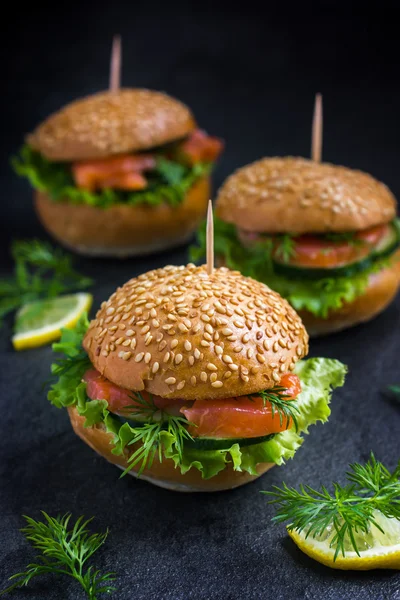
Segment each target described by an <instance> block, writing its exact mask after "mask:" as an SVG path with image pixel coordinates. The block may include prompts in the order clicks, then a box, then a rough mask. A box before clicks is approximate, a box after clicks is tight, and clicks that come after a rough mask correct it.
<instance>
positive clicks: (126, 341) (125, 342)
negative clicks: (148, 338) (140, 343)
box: [122, 340, 131, 346]
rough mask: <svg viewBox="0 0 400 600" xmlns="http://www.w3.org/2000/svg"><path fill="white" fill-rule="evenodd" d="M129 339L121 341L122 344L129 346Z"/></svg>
mask: <svg viewBox="0 0 400 600" xmlns="http://www.w3.org/2000/svg"><path fill="white" fill-rule="evenodd" d="M130 343H131V340H125V341H124V342H122V345H123V346H130Z"/></svg>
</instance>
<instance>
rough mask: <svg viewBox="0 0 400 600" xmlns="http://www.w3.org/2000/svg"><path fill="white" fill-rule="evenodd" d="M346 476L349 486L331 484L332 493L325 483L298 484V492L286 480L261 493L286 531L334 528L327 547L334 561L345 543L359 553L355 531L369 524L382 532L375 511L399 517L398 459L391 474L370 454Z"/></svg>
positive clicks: (313, 532) (314, 532)
mask: <svg viewBox="0 0 400 600" xmlns="http://www.w3.org/2000/svg"><path fill="white" fill-rule="evenodd" d="M346 475H347V480H348V481H349V483H348V485H345V486H341V485H339V484H338V483H334V484H333V493H330V492H329V491H328V490H327V488H326V487H325V486H322V487H321V489H320V490H315V489H313V488H312V487H310V486H308V485H306V486H304V485H301V486H300V489H299V491H297V490H296V489H295V488H291V487H288V486H287V485H286V484H285V483H283V486H282V488H279V487H277V486H273V488H272V491H266V492H263V494H266V495H267V496H268V498H269V503H270V504H274V505H275V507H276V509H277V514H276V516H274V517H273V520H274V521H277V522H278V523H282V522H284V521H289V525H288V529H289V530H292V529H294V530H296V531H298V532H302V531H304V532H305V535H306V537H308V536H310V535H311V536H312V537H314V538H315V537H318V536H321V535H323V534H324V533H325V531H326V530H327V528H328V527H333V529H334V531H335V535H334V536H333V538H332V541H331V542H330V547H331V548H334V549H335V555H334V560H336V559H337V557H338V556H339V554H342V556H345V553H346V545H348V544H350V547H351V548H352V549H353V550H354V551H355V552H356V553H357V554H358V556H359V555H360V551H359V548H358V545H357V541H356V534H357V533H359V532H361V533H363V534H367V533H368V532H369V529H370V526H371V525H374V526H375V527H377V528H378V529H379V530H380V531H381V532H382V533H385V532H384V531H383V530H382V527H381V525H380V524H378V523H377V521H376V520H375V516H374V511H379V512H380V513H382V514H383V515H384V516H385V517H389V518H395V519H399V520H400V461H399V464H398V465H397V467H396V469H395V470H394V472H393V473H390V472H389V471H388V469H386V467H384V465H383V464H382V463H381V462H379V461H377V460H376V459H375V456H374V455H373V454H372V453H371V456H370V459H369V460H368V462H367V463H366V464H365V465H361V464H358V463H354V464H352V465H350V471H348V472H347V473H346Z"/></svg>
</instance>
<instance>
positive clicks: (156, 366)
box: [151, 362, 160, 373]
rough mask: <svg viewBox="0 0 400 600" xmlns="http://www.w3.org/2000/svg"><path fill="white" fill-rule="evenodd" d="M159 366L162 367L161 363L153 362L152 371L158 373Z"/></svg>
mask: <svg viewBox="0 0 400 600" xmlns="http://www.w3.org/2000/svg"><path fill="white" fill-rule="evenodd" d="M159 368H160V363H158V362H155V363H154V364H153V366H152V369H151V371H152V373H157V371H158V369H159Z"/></svg>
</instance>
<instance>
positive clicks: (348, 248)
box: [238, 224, 390, 268]
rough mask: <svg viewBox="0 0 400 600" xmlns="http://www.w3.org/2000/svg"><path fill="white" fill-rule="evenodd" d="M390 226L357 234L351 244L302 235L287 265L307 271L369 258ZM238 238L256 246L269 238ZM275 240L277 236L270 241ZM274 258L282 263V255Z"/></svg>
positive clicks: (242, 233)
mask: <svg viewBox="0 0 400 600" xmlns="http://www.w3.org/2000/svg"><path fill="white" fill-rule="evenodd" d="M389 229H390V225H388V224H384V225H377V226H376V227H371V228H370V229H366V230H364V231H357V232H354V236H353V239H352V240H351V241H335V240H334V239H332V240H330V239H329V238H328V237H326V238H324V237H323V236H316V235H301V236H297V237H293V238H292V239H293V244H294V245H293V252H292V256H291V257H290V259H289V260H288V261H287V263H286V264H289V265H293V266H298V267H308V268H330V267H341V266H345V265H348V264H351V263H353V262H356V261H358V260H361V259H363V258H365V257H366V256H368V255H369V254H370V252H371V250H372V249H373V248H374V247H375V246H376V245H377V244H378V243H379V242H380V241H381V240H382V238H383V237H384V236H385V235H387V233H388V231H389ZM238 234H239V239H240V240H241V242H242V243H243V244H244V245H245V246H246V245H253V244H255V243H257V242H259V241H262V240H263V239H267V238H266V236H263V235H261V234H256V233H253V232H248V231H241V230H239V231H238ZM270 239H272V240H273V241H274V240H275V238H274V237H272V238H270ZM274 258H275V260H277V261H278V262H279V261H280V257H279V253H278V251H277V250H275V251H274Z"/></svg>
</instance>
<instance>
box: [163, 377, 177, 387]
mask: <svg viewBox="0 0 400 600" xmlns="http://www.w3.org/2000/svg"><path fill="white" fill-rule="evenodd" d="M165 383H166V384H167V385H173V384H174V383H176V379H175V377H168V379H166V380H165Z"/></svg>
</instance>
